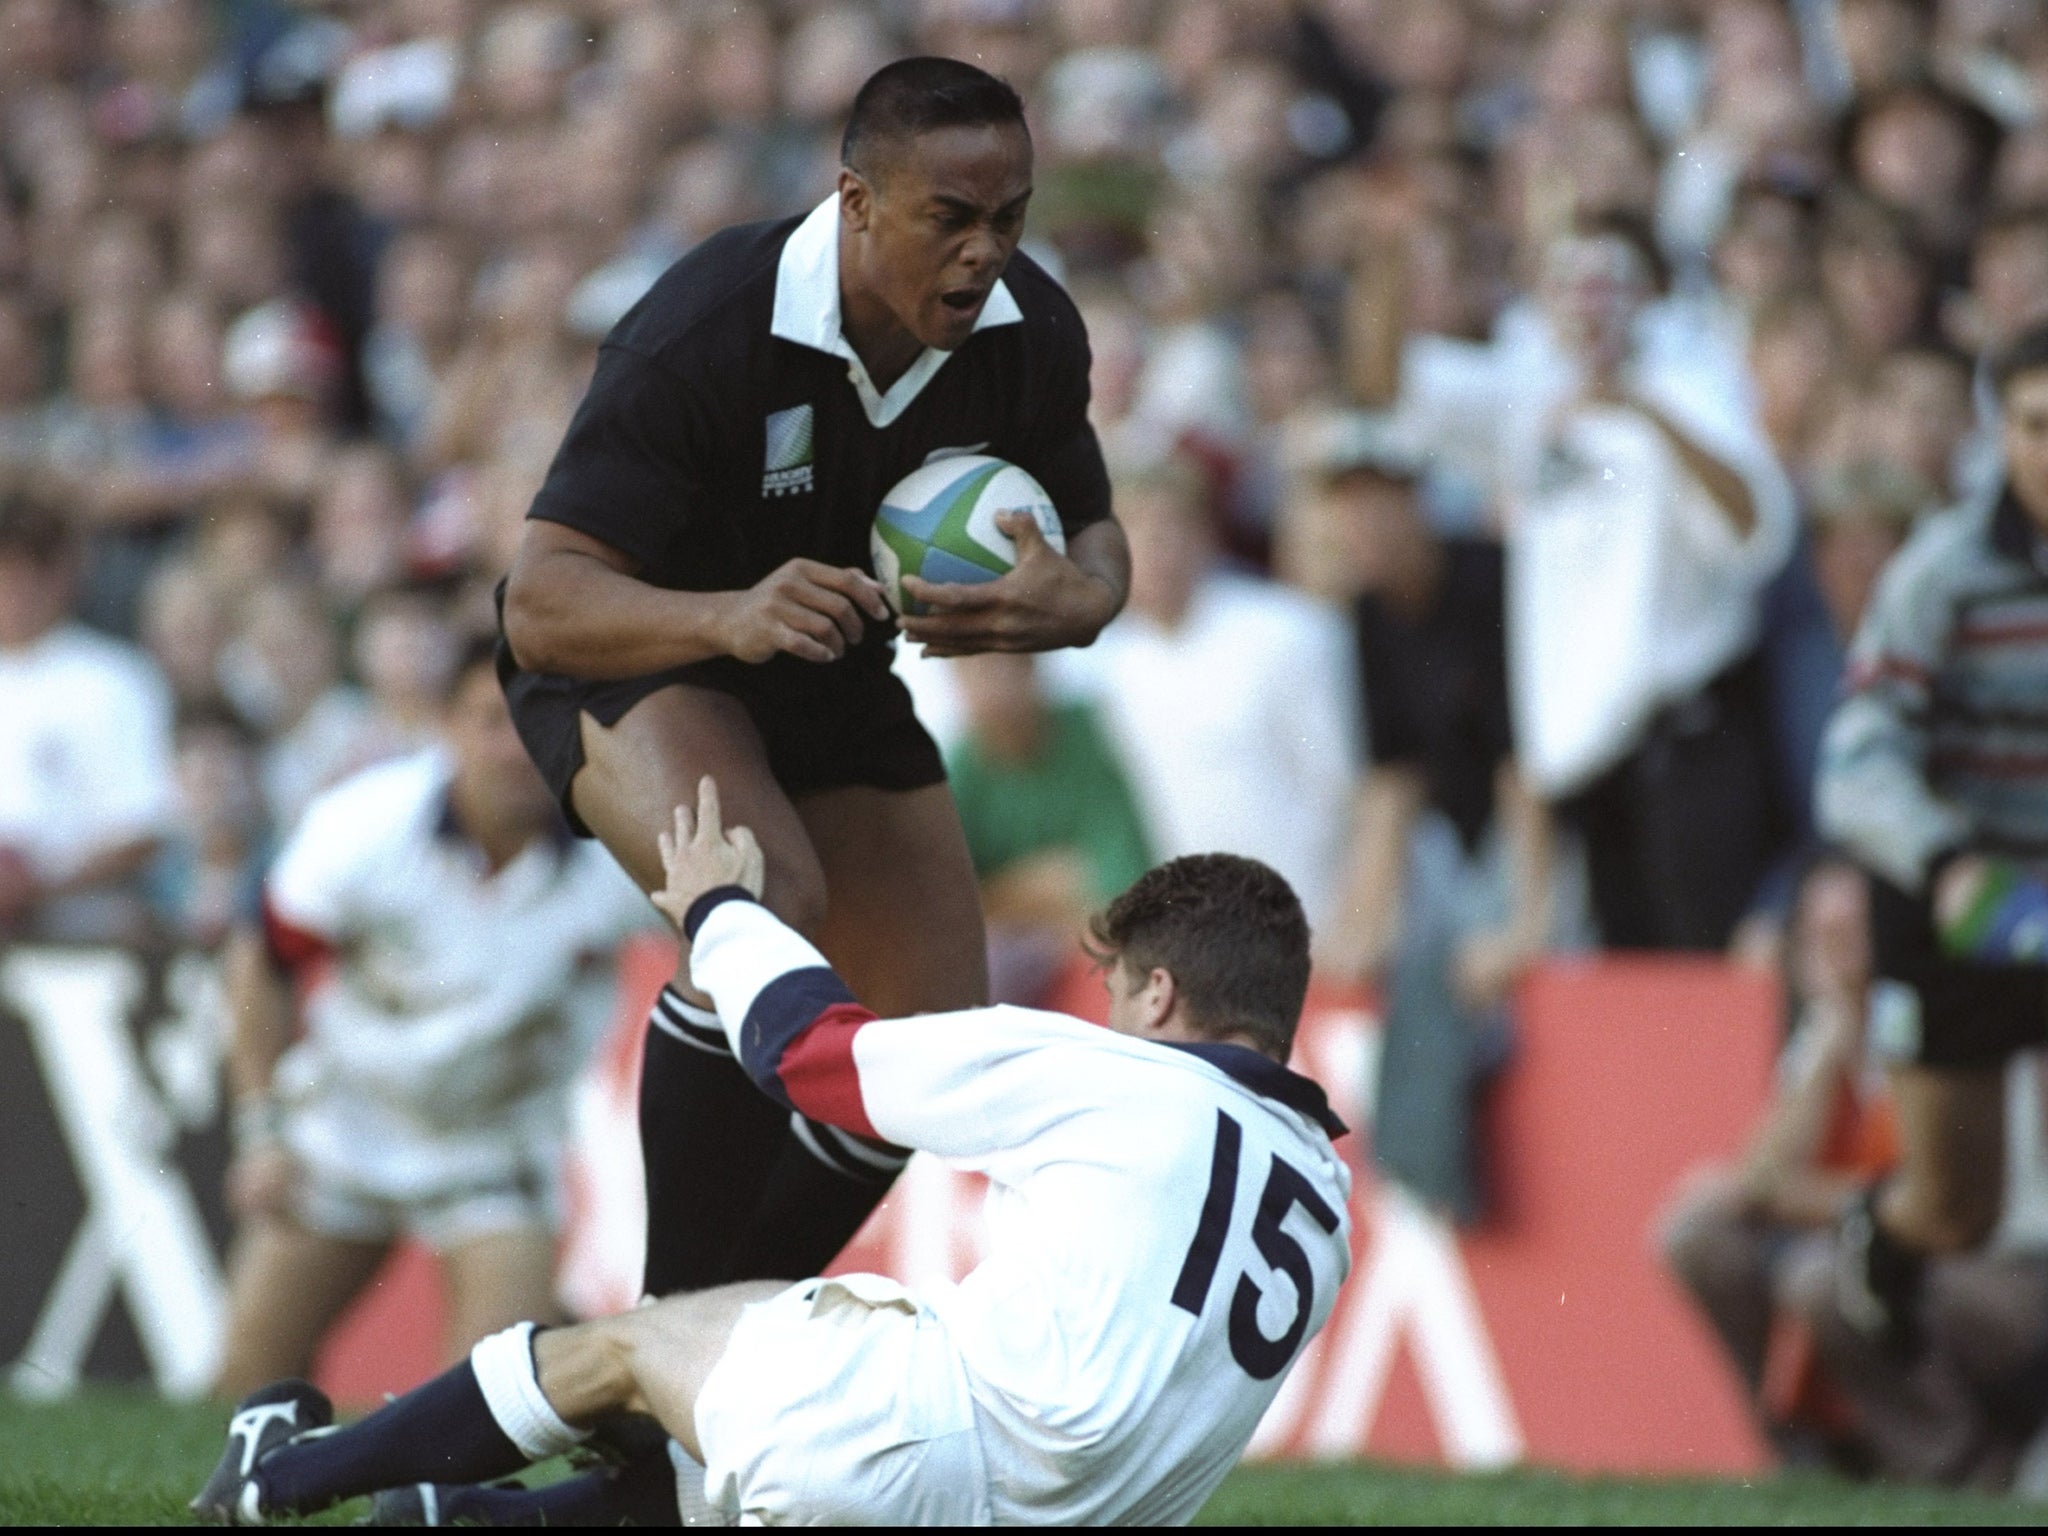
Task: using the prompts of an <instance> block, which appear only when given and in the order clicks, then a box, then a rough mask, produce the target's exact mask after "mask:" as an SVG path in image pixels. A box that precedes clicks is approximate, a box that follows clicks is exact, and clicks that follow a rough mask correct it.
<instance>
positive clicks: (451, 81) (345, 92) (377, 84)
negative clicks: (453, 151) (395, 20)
mask: <svg viewBox="0 0 2048 1536" xmlns="http://www.w3.org/2000/svg"><path fill="white" fill-rule="evenodd" d="M461 78H462V53H461V50H460V49H459V48H457V47H456V45H455V44H454V42H453V41H451V40H450V39H448V38H445V37H423V38H421V39H419V40H418V41H417V42H411V43H398V44H396V45H394V46H392V47H390V48H377V49H374V50H372V51H371V52H369V53H364V54H358V55H357V56H356V57H355V58H352V59H350V60H349V61H348V62H347V63H346V64H344V65H342V67H341V73H340V74H339V75H338V76H336V77H335V81H334V93H333V95H331V96H330V97H329V98H328V100H327V121H328V123H329V125H330V126H331V127H332V128H333V129H334V131H335V132H336V133H337V134H339V135H340V136H341V137H343V138H345V139H361V138H368V137H369V136H370V135H371V134H373V133H376V132H378V131H379V130H380V129H384V128H404V129H409V130H418V129H422V128H431V127H433V126H434V125H435V124H436V123H438V122H440V121H441V119H442V118H444V117H446V116H447V115H448V108H449V106H450V105H451V104H452V103H453V102H454V100H455V87H456V85H457V84H458V82H459V81H460V80H461Z"/></svg>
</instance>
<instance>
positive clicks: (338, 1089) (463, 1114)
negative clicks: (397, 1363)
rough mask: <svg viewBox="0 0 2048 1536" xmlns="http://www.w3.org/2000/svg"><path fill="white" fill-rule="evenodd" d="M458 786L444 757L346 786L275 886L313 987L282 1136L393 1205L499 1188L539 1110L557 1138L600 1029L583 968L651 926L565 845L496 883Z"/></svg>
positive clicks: (286, 930)
mask: <svg viewBox="0 0 2048 1536" xmlns="http://www.w3.org/2000/svg"><path fill="white" fill-rule="evenodd" d="M452 776H453V764H452V763H451V761H450V760H449V758H448V757H447V755H446V754H445V753H443V752H441V751H439V750H433V751H428V752H424V753H419V754H416V755H414V756H411V757H407V758H403V759H401V760H399V761H397V762H392V763H386V764H382V765H380V766H378V767H375V768H371V769H368V770H366V771H364V772H362V773H359V774H356V775H355V776H353V777H352V778H349V779H346V780H344V781H343V782H341V783H340V784H338V785H336V786H335V787H334V788H332V789H330V790H328V791H327V792H326V793H324V794H322V795H320V796H318V797H317V798H316V799H315V800H314V801H313V803H312V804H311V805H310V806H309V807H308V808H307V811H306V815H305V817H304V819H303V820H301V821H300V823H299V825H298V828H297V829H296V830H295V831H294V832H293V834H292V836H291V838H290V839H289V840H288V841H287V842H286V844H285V846H284V849H283V851H282V852H281V853H280V854H279V855H278V858H277V862H276V864H275V865H274V866H273V867H272V869H271V871H270V874H269V877H268V879H267V881H266V882H265V886H264V919H265V929H266V932H267V935H268V938H269V940H270V944H271V948H272V950H273V952H274V953H275V954H276V955H277V956H278V958H279V959H280V960H282V961H284V962H286V963H287V964H290V965H292V966H293V967H294V969H298V970H300V972H301V974H302V975H304V976H305V977H306V978H307V980H308V982H309V986H308V990H307V992H306V995H305V999H304V1009H303V1013H304V1019H305V1026H306V1031H305V1036H304V1038H303V1039H302V1040H300V1041H299V1042H298V1043H297V1044H296V1045H294V1046H293V1047H292V1049H291V1050H290V1051H289V1052H288V1053H287V1054H286V1056H285V1058H284V1060H282V1061H281V1062H280V1063H279V1065H278V1075H277V1088H278V1092H279V1095H280V1097H281V1098H282V1099H283V1100H284V1101H285V1102H286V1104H287V1106H288V1107H291V1108H293V1109H294V1111H295V1113H294V1114H293V1115H292V1116H291V1117H290V1119H289V1121H288V1124H287V1136H288V1139H289V1141H290V1143H291V1145H292V1148H293V1150H294V1151H295V1152H296V1153H298V1154H299V1155H300V1156H301V1157H302V1158H305V1159H307V1160H308V1161H310V1162H312V1163H313V1164H315V1165H316V1166H319V1167H322V1168H331V1169H334V1170H336V1171H339V1172H345V1173H346V1175H347V1176H348V1177H349V1178H350V1180H351V1182H354V1183H356V1184H357V1185H358V1186H359V1187H365V1188H369V1189H372V1190H374V1191H376V1192H377V1193H379V1194H381V1195H383V1196H384V1197H386V1198H390V1199H406V1198H409V1197H413V1196H416V1195H422V1194H425V1193H427V1192H428V1189H427V1188H426V1187H420V1188H415V1187H413V1186H415V1185H420V1186H432V1187H433V1188H436V1189H438V1188H445V1187H447V1186H448V1185H449V1184H451V1183H459V1182H460V1181H461V1180H462V1179H463V1177H464V1176H465V1174H467V1175H469V1176H472V1177H475V1178H478V1179H486V1178H490V1177H494V1176H496V1175H497V1173H498V1171H499V1170H500V1169H501V1166H502V1164H503V1162H504V1159H505V1140H506V1134H507V1129H508V1124H507V1123H508V1120H511V1121H515V1122H516V1121H519V1120H520V1119H521V1117H522V1116H523V1115H524V1114H525V1113H526V1112H527V1111H528V1110H544V1111H545V1112H544V1113H539V1114H537V1115H536V1116H535V1117H533V1118H534V1124H533V1127H532V1128H533V1129H534V1131H535V1133H536V1134H539V1133H540V1131H541V1128H542V1126H543V1125H550V1126H553V1130H552V1132H551V1133H552V1134H553V1135H555V1136H557V1137H558V1136H559V1135H560V1129H559V1126H555V1125H554V1122H555V1121H558V1120H559V1118H560V1116H559V1105H558V1101H559V1100H560V1098H561V1096H562V1095H563V1094H564V1093H565V1092H566V1089H567V1086H568V1079H569V1077H570V1075H571V1074H572V1073H573V1071H574V1069H575V1065H576V1063H577V1061H578V1060H579V1059H580V1056H581V1052H582V1049H583V1048H584V1047H585V1046H586V1045H587V1044H588V1043H589V1040H588V1038H587V1036H588V1034H589V1033H590V1025H591V1024H593V1023H595V1024H601V1022H602V1001H601V1000H592V1001H597V1002H598V1005H599V1006H598V1009H597V1013H598V1017H597V1019H595V1020H591V1019H588V1018H587V1017H579V1014H581V1015H588V1014H589V1013H590V1012H591V1011H592V1010H590V1009H589V1008H587V1007H586V1008H581V1009H579V1008H578V1007H577V1006H576V1005H577V1002H578V999H577V997H576V995H575V994H576V991H577V982H578V977H579V971H581V970H584V969H586V968H587V965H588V962H591V961H595V960H608V959H609V957H610V952H611V950H612V948H613V946H614V945H615V944H616V943H617V942H618V941H619V939H620V938H621V937H623V936H624V934H625V933H627V932H628V931H629V930H631V929H633V928H635V927H644V926H647V925H648V924H649V922H650V921H651V919H652V918H653V916H654V913H653V908H652V907H651V906H650V905H649V904H648V902H647V900H646V898H645V897H644V896H642V895H641V893H640V891H639V889H638V887H636V886H635V885H634V884H633V883H632V881H631V880H629V879H628V878H627V877H626V875H625V873H624V872H623V871H622V870H620V868H619V867H618V865H617V864H615V863H614V862H613V861H612V859H611V857H610V856H609V855H608V854H606V853H605V852H604V850H603V849H602V848H600V847H599V846H598V845H597V844H595V843H578V842H574V841H572V840H570V839H569V838H568V837H567V836H566V835H565V836H564V837H563V838H562V839H561V840H560V841H559V842H556V841H552V840H548V839H541V840H539V841H536V842H535V843H532V844H530V845H529V846H528V847H527V848H526V849H525V850H524V851H522V852H521V853H520V854H519V855H518V857H516V858H514V859H513V860H512V861H511V862H510V863H509V864H507V865H506V866H505V867H504V868H503V869H501V870H499V871H498V872H497V873H496V874H495V875H493V874H489V873H487V872H486V869H485V865H484V860H483V855H482V853H481V852H480V851H479V850H478V849H477V848H476V846H475V845H474V844H473V843H471V842H470V841H469V840H468V839H467V838H465V837H463V836H462V835H461V834H460V832H459V831H457V829H456V828H455V826H454V824H453V822H452V820H451V817H450V814H449V809H448V788H449V783H450V781H451V778H452ZM607 974H608V973H607ZM579 1026H581V1027H579ZM423 1140H425V1141H430V1142H431V1143H432V1146H433V1148H434V1156H433V1157H431V1158H422V1157H421V1156H420V1155H419V1152H418V1149H419V1146H420V1144H421V1143H422V1141H423Z"/></svg>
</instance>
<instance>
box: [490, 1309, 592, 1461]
mask: <svg viewBox="0 0 2048 1536" xmlns="http://www.w3.org/2000/svg"><path fill="white" fill-rule="evenodd" d="M469 1368H470V1369H471V1370H472V1371H474V1372H475V1373H476V1384H477V1387H478V1389H479V1390H480V1391H481V1392H482V1393H483V1395H484V1405H485V1406H486V1407H488V1408H489V1409H490V1410H491V1417H492V1418H494V1419H496V1420H497V1421H498V1428H500V1429H502V1430H503V1431H504V1432H505V1438H506V1439H507V1440H510V1441H511V1442H512V1443H513V1444H514V1445H516V1446H518V1447H519V1449H520V1452H521V1453H522V1454H523V1455H524V1456H526V1458H527V1459H528V1460H529V1461H546V1460H547V1459H548V1457H550V1456H559V1455H561V1454H562V1452H564V1451H566V1450H568V1449H569V1448H570V1447H571V1446H574V1445H581V1444H582V1443H583V1442H584V1441H585V1440H587V1439H589V1438H590V1431H589V1430H587V1429H577V1428H576V1427H575V1426H574V1425H572V1424H570V1423H568V1422H567V1421H566V1420H564V1419H563V1417H562V1416H561V1415H560V1414H559V1413H557V1412H555V1407H554V1404H552V1403H550V1402H549V1401H548V1399H547V1394H546V1393H545V1392H543V1391H541V1389H540V1377H539V1376H538V1375H536V1374H535V1372H534V1369H533V1324H531V1323H514V1324H513V1325H512V1326H511V1327H510V1328H507V1329H505V1330H504V1332H502V1333H494V1334H492V1335H491V1336H490V1337H489V1338H486V1339H481V1340H479V1341H478V1342H477V1346H476V1348H474V1349H472V1350H471V1351H470V1352H469Z"/></svg>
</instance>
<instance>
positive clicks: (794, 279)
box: [768, 192, 1024, 427]
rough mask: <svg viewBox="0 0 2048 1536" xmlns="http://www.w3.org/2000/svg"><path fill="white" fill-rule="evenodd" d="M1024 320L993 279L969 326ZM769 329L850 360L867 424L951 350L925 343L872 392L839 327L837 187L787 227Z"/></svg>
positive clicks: (927, 379) (902, 406)
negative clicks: (882, 388) (885, 386)
mask: <svg viewBox="0 0 2048 1536" xmlns="http://www.w3.org/2000/svg"><path fill="white" fill-rule="evenodd" d="M1023 319H1024V311H1023V310H1021V309H1019V308H1018V307H1017V301H1016V300H1015V299H1014V298H1012V297H1011V296H1010V290H1009V288H1008V287H1007V286H1006V285H1005V284H1004V283H1003V281H1002V279H1000V278H998V279H997V280H996V285H995V287H994V288H992V289H990V290H989V296H988V302H987V303H986V304H984V305H982V306H981V315H980V317H979V318H977V319H976V320H975V322H974V328H975V329H976V330H977V331H985V330H987V329H989V327H991V326H996V325H1016V324H1019V323H1020V322H1021V321H1022V320H1023ZM768 329H769V330H770V331H771V332H772V333H773V334H775V335H777V336H780V337H781V338H782V339H783V340H784V341H793V342H795V343H796V344H797V345H798V346H800V347H813V348H815V349H816V350H818V351H820V352H829V353H831V354H832V355H833V356H834V357H843V358H845V359H846V361H847V363H848V365H849V366H848V368H847V374H846V376H847V377H848V378H849V379H851V380H852V381H853V388H854V391H855V393H857V394H858V395H859V396H860V403H861V409H862V410H864V411H866V412H867V413H868V421H869V423H870V424H872V425H874V426H877V427H886V426H888V425H889V423H890V422H892V421H894V420H895V419H896V418H897V417H898V416H901V415H902V414H903V413H904V412H905V411H907V410H909V409H910V402H911V401H913V400H915V399H916V398H917V397H918V395H919V394H920V393H922V392H923V390H924V387H925V385H927V384H929V383H931V381H932V376H933V375H934V374H936V373H937V372H938V371H939V370H940V369H941V368H943V367H944V366H945V364H946V359H947V358H949V357H951V356H952V355H953V354H952V353H950V352H940V351H938V350H937V349H936V348H933V347H926V348H925V349H924V352H923V354H922V355H921V356H920V357H919V358H918V360H917V361H916V362H914V363H912V364H911V365H910V370H909V372H907V373H905V374H904V375H903V377H902V378H900V379H898V380H897V381H896V382H895V383H894V384H891V385H890V386H889V392H888V393H887V394H881V393H878V392H877V391H876V389H875V386H874V382H873V381H872V380H871V379H869V378H868V370H867V366H866V365H865V364H864V363H862V362H861V360H860V358H859V357H858V356H856V355H855V353H854V350H853V348H852V347H851V346H849V345H848V344H847V341H846V336H845V333H844V332H842V331H841V330H840V328H839V194H838V193H837V192H834V193H833V194H832V195H831V196H830V197H828V198H826V199H825V201H823V202H822V203H820V204H818V206H817V207H815V208H813V209H812V210H811V212H810V216H809V217H807V218H806V219H805V220H804V221H803V223H801V224H799V225H797V227H796V228H795V229H793V230H792V231H790V236H789V240H788V242H787V243H786V244H785V245H784V246H783V247H782V260H781V262H780V263H779V264H778V265H777V267H776V269H775V318H774V321H773V322H772V323H771V324H770V325H769V327H768Z"/></svg>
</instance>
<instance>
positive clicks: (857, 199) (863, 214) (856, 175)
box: [839, 165, 875, 234]
mask: <svg viewBox="0 0 2048 1536" xmlns="http://www.w3.org/2000/svg"><path fill="white" fill-rule="evenodd" d="M874 207H875V189H874V188H873V187H871V186H869V185H868V181H867V178H866V177H865V176H863V175H861V173H860V172H859V171H856V170H851V169H849V168H848V167H846V166H843V165H842V166H841V167H839V218H840V222H841V223H843V224H845V226H846V227H847V228H848V229H850V230H852V231H853V232H854V233H855V234H860V233H862V232H863V231H865V230H866V229H867V227H868V220H869V218H870V217H871V216H872V215H873V213H874Z"/></svg>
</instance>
